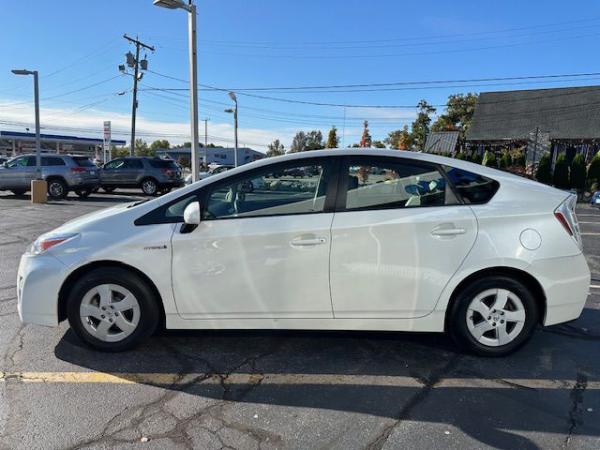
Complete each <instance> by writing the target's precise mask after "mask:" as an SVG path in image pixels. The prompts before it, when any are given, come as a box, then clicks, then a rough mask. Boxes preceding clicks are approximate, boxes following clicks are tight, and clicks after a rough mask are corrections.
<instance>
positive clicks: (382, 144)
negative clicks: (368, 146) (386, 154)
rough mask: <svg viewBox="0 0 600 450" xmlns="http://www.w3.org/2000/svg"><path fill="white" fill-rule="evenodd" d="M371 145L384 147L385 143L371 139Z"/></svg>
mask: <svg viewBox="0 0 600 450" xmlns="http://www.w3.org/2000/svg"><path fill="white" fill-rule="evenodd" d="M373 147H375V148H385V143H384V142H382V141H373Z"/></svg>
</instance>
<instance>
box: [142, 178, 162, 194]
mask: <svg viewBox="0 0 600 450" xmlns="http://www.w3.org/2000/svg"><path fill="white" fill-rule="evenodd" d="M140 188H141V189H142V192H143V193H144V194H145V195H149V196H154V195H156V193H157V192H158V183H157V182H156V180H155V179H154V178H144V179H143V180H142V182H141V183H140Z"/></svg>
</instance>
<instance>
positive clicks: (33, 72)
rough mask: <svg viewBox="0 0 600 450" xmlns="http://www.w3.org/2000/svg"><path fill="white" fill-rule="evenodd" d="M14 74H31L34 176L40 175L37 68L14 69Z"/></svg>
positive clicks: (40, 154) (40, 148) (40, 153)
mask: <svg viewBox="0 0 600 450" xmlns="http://www.w3.org/2000/svg"><path fill="white" fill-rule="evenodd" d="M12 73H14V74H15V75H33V98H34V102H35V171H36V176H37V177H38V178H41V175H42V144H41V141H40V86H39V81H38V78H39V77H38V71H37V70H26V69H14V70H13V71H12Z"/></svg>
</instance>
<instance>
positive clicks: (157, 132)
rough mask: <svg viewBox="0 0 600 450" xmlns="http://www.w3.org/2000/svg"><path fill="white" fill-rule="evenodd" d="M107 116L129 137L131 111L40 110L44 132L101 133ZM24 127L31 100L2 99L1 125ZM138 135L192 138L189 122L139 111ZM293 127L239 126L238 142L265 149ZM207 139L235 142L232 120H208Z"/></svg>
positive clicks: (29, 120)
mask: <svg viewBox="0 0 600 450" xmlns="http://www.w3.org/2000/svg"><path fill="white" fill-rule="evenodd" d="M105 120H110V121H111V123H112V130H113V137H114V138H115V139H124V140H126V141H129V136H130V127H131V118H130V115H129V114H123V113H119V112H114V111H107V110H100V109H86V110H81V108H80V109H75V110H73V109H67V108H59V107H45V108H43V109H42V110H41V112H40V122H41V127H42V132H45V133H56V134H69V135H76V136H79V137H96V138H98V137H101V136H102V126H103V122H104V121H105ZM200 125H201V126H200V140H201V141H203V140H204V127H203V126H202V124H200ZM25 127H29V128H30V129H33V128H34V109H33V106H32V105H31V104H29V103H27V104H24V102H19V101H14V100H1V99H0V129H4V130H12V131H16V130H18V131H23V129H24V128H25ZM136 134H137V136H138V137H140V138H142V139H144V140H146V141H149V142H152V141H154V140H157V139H167V140H168V141H169V142H170V143H171V144H182V143H183V142H186V141H189V140H190V125H189V123H188V122H169V121H160V120H152V119H149V118H147V117H145V116H144V115H143V114H139V115H138V117H137V121H136ZM293 135H294V130H291V129H288V128H284V129H276V130H273V129H261V128H247V127H240V128H239V130H238V136H239V145H240V146H246V147H252V148H255V149H256V150H259V151H266V148H267V145H268V144H269V143H270V142H271V141H273V140H274V139H280V140H281V141H283V142H291V140H292V137H293ZM208 141H209V142H212V143H214V144H216V145H223V146H229V147H231V146H233V143H234V129H233V125H232V124H230V123H222V122H209V125H208Z"/></svg>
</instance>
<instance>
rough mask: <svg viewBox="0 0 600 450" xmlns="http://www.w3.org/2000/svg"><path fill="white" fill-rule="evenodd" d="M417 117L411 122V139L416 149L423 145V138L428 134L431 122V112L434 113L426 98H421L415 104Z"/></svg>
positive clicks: (421, 147)
mask: <svg viewBox="0 0 600 450" xmlns="http://www.w3.org/2000/svg"><path fill="white" fill-rule="evenodd" d="M417 109H418V113H417V118H416V119H415V121H414V122H413V123H412V132H411V134H412V140H413V143H414V145H415V147H417V148H418V149H421V150H422V149H423V148H424V147H425V140H426V139H427V135H428V134H429V126H430V124H431V114H433V113H435V111H436V110H435V108H434V107H433V106H431V105H430V104H429V103H427V100H421V101H420V102H419V104H418V105H417Z"/></svg>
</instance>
